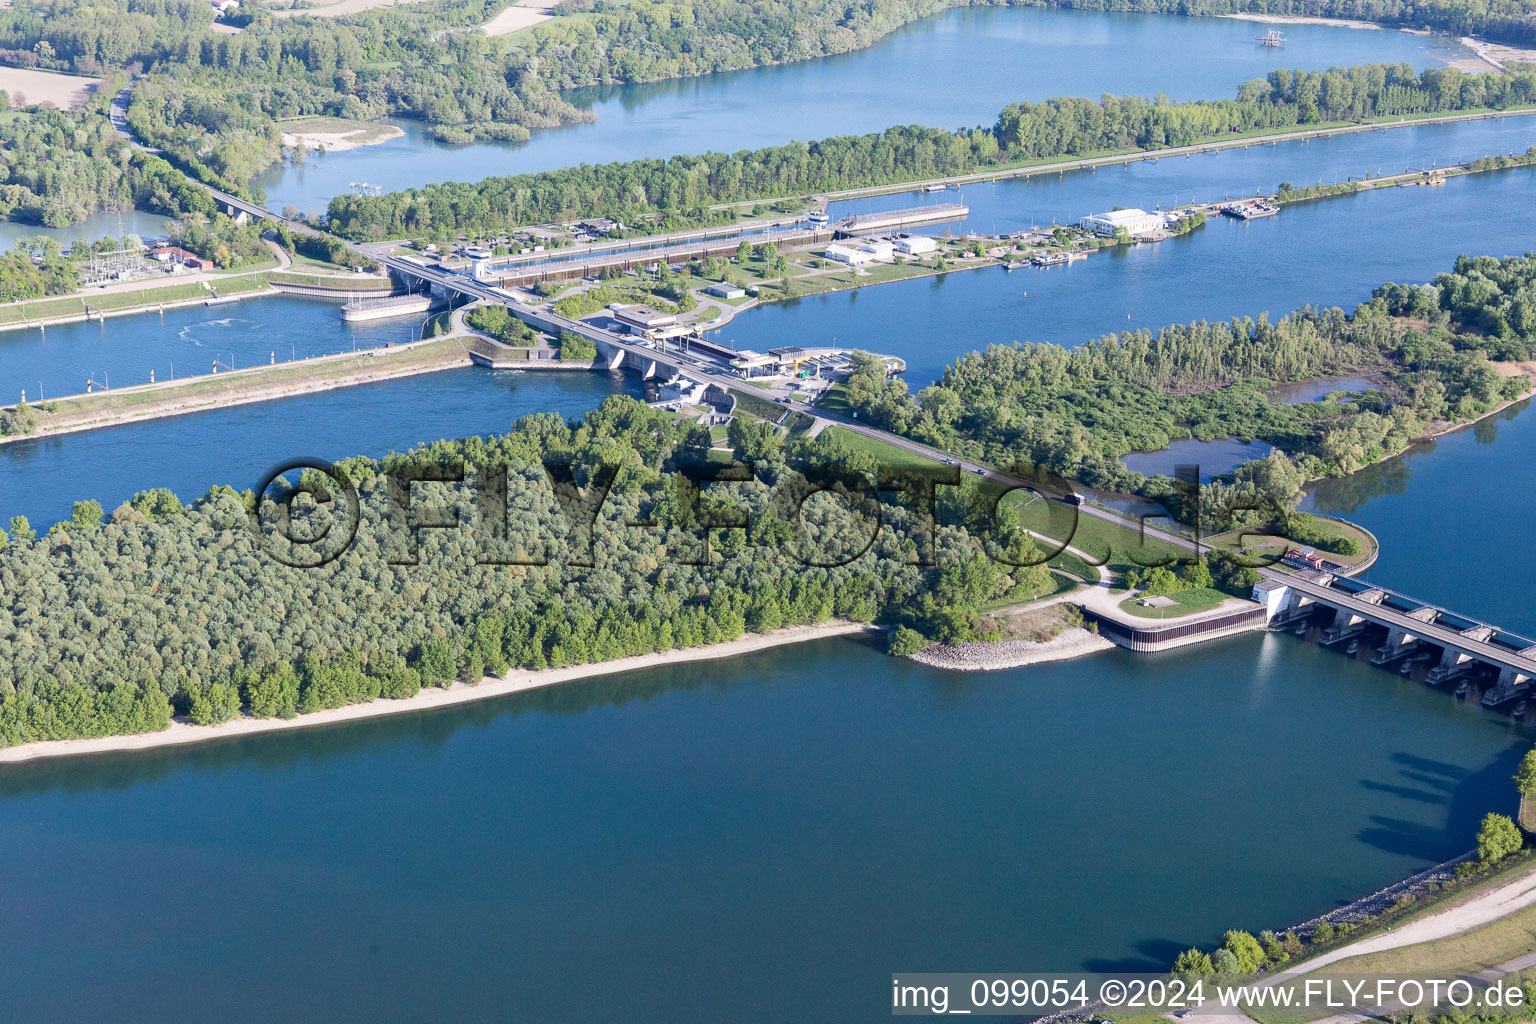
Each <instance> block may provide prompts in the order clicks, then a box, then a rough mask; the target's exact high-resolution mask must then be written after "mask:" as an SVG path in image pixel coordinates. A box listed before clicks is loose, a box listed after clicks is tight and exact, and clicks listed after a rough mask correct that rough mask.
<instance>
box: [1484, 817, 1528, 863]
mask: <svg viewBox="0 0 1536 1024" xmlns="http://www.w3.org/2000/svg"><path fill="white" fill-rule="evenodd" d="M1524 845H1525V838H1524V837H1523V836H1522V835H1521V834H1520V829H1519V828H1517V827H1516V826H1515V823H1514V822H1513V821H1511V820H1510V819H1509V816H1508V815H1505V814H1492V813H1490V814H1487V815H1485V816H1484V817H1483V827H1482V828H1480V829H1478V831H1477V859H1478V860H1479V861H1481V862H1482V863H1484V864H1494V863H1497V862H1498V861H1501V860H1503V859H1504V858H1505V857H1508V856H1509V855H1510V854H1512V853H1515V852H1516V851H1518V850H1519V849H1520V848H1521V847H1522V846H1524Z"/></svg>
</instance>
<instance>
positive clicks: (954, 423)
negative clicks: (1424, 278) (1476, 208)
mask: <svg viewBox="0 0 1536 1024" xmlns="http://www.w3.org/2000/svg"><path fill="white" fill-rule="evenodd" d="M1533 356H1536V255H1527V256H1524V257H1519V258H1510V259H1505V260H1496V259H1492V258H1487V257H1485V258H1479V259H1468V258H1465V257H1463V258H1462V259H1461V260H1458V261H1457V264H1456V267H1455V270H1454V271H1453V272H1451V273H1449V274H1444V275H1441V276H1440V277H1438V278H1436V279H1435V281H1434V283H1433V284H1431V285H1427V286H1417V287H1412V286H1409V287H1405V286H1402V285H1396V284H1388V285H1384V286H1382V287H1381V288H1378V289H1377V290H1376V292H1375V293H1374V296H1373V298H1372V299H1371V300H1370V301H1369V302H1367V303H1365V304H1363V305H1361V306H1360V307H1359V308H1357V309H1356V310H1355V312H1354V314H1353V315H1352V316H1346V315H1345V313H1344V312H1343V311H1342V310H1338V309H1331V310H1314V309H1310V308H1306V309H1301V310H1298V311H1296V312H1294V313H1292V314H1291V315H1289V316H1286V317H1284V318H1282V319H1281V320H1279V321H1278V322H1275V323H1271V322H1269V321H1268V320H1266V319H1264V318H1260V319H1257V320H1253V319H1247V318H1243V319H1237V320H1233V321H1232V322H1230V323H1216V324H1212V323H1205V322H1201V323H1192V324H1181V325H1174V326H1170V327H1165V328H1163V329H1162V330H1160V331H1158V332H1156V333H1153V332H1151V331H1146V330H1140V331H1127V332H1125V333H1122V334H1112V335H1108V336H1106V337H1104V338H1100V339H1098V340H1096V341H1092V342H1089V343H1087V344H1084V345H1080V346H1078V347H1076V348H1071V349H1068V348H1063V347H1061V346H1059V345H1047V344H1028V345H1023V344H1014V345H1010V346H1002V345H993V346H991V347H989V348H988V349H987V350H986V351H985V352H973V353H969V354H967V355H964V356H962V357H961V358H960V359H958V360H956V361H955V362H954V363H952V364H951V365H950V366H949V367H948V368H946V370H945V372H944V375H943V377H942V378H941V379H940V380H939V381H938V382H937V383H935V384H933V385H930V386H929V387H926V388H924V389H923V390H922V391H921V392H919V393H918V394H917V395H915V396H914V395H911V394H909V393H908V392H907V389H906V385H905V383H903V382H902V381H900V380H889V381H888V380H887V379H886V378H885V374H884V373H883V372H881V371H879V370H878V369H875V368H873V366H870V367H868V368H864V369H861V372H859V373H857V374H855V375H854V376H853V377H852V378H850V380H849V382H848V387H847V396H848V400H849V403H850V404H851V405H852V406H853V408H855V409H856V410H857V411H858V412H859V416H860V419H862V420H865V421H866V422H872V423H875V424H878V425H880V426H882V427H885V428H886V429H889V430H892V431H895V432H897V433H901V434H905V435H907V436H910V437H913V438H915V439H917V440H921V441H924V442H926V443H929V444H933V445H935V446H938V447H941V448H943V449H944V450H945V451H949V452H953V453H955V454H958V455H965V456H968V457H971V458H976V459H982V460H986V461H988V462H991V463H992V464H994V465H1009V464H1039V465H1043V466H1045V467H1047V468H1049V469H1050V470H1052V471H1054V472H1057V473H1060V474H1061V475H1062V476H1065V477H1068V478H1069V479H1073V480H1078V481H1081V482H1082V483H1085V484H1088V485H1089V486H1093V487H1100V488H1106V489H1112V490H1120V491H1127V492H1132V493H1141V494H1145V495H1147V496H1149V497H1152V498H1155V499H1157V500H1164V501H1165V500H1167V499H1169V497H1170V496H1171V495H1172V494H1173V488H1172V486H1171V484H1170V482H1169V481H1168V480H1167V478H1150V479H1149V478H1147V477H1144V476H1142V475H1141V474H1139V473H1136V472H1133V471H1131V470H1129V469H1127V468H1126V467H1125V466H1124V465H1123V464H1122V463H1121V462H1120V461H1119V459H1120V457H1121V456H1122V455H1125V454H1127V453H1128V452H1132V451H1138V450H1156V449H1160V448H1164V447H1166V446H1167V445H1168V444H1169V442H1171V441H1174V440H1178V439H1180V438H1188V437H1194V438H1198V439H1200V440H1215V439H1218V438H1227V437H1240V438H1244V439H1253V438H1260V439H1262V440H1265V441H1268V442H1270V443H1271V444H1273V445H1275V446H1277V447H1278V448H1280V449H1281V453H1273V454H1272V455H1271V456H1269V457H1268V458H1266V459H1264V460H1262V461H1259V462H1255V463H1250V464H1249V465H1248V467H1246V468H1244V469H1242V470H1240V471H1239V473H1238V480H1239V482H1238V486H1237V491H1238V494H1233V493H1230V492H1231V488H1228V487H1224V486H1223V485H1215V486H1213V487H1211V488H1210V490H1209V491H1208V493H1207V497H1208V498H1209V499H1210V500H1209V501H1207V502H1205V503H1204V507H1205V508H1207V509H1208V510H1209V511H1210V513H1211V515H1212V516H1214V517H1217V518H1220V517H1221V516H1222V515H1223V512H1222V509H1223V508H1224V507H1225V506H1227V505H1230V504H1231V500H1232V498H1233V497H1236V496H1239V495H1248V494H1251V493H1252V492H1254V491H1257V492H1259V496H1260V497H1263V498H1266V499H1270V500H1272V501H1275V502H1278V503H1279V504H1282V505H1284V504H1286V503H1289V502H1292V501H1293V499H1294V498H1295V496H1296V494H1297V493H1298V492H1299V490H1300V488H1301V485H1302V484H1303V483H1304V482H1305V481H1306V480H1308V479H1314V478H1317V477H1323V476H1336V475H1342V474H1345V473H1350V472H1353V471H1354V470H1357V469H1360V468H1361V467H1362V466H1365V465H1368V464H1370V463H1372V462H1376V461H1378V460H1380V459H1382V458H1383V457H1385V456H1388V455H1393V454H1396V453H1398V452H1401V451H1402V450H1403V449H1404V448H1406V447H1407V445H1408V444H1409V443H1410V442H1411V441H1413V440H1414V439H1415V438H1417V437H1419V436H1420V435H1421V434H1423V432H1424V431H1425V429H1426V428H1427V427H1429V426H1430V425H1431V424H1433V423H1436V422H1457V421H1463V420H1468V419H1472V418H1475V417H1477V416H1480V415H1482V414H1483V413H1485V412H1487V411H1488V410H1489V409H1491V408H1493V407H1494V406H1495V405H1496V404H1498V403H1500V402H1503V401H1507V400H1509V399H1511V398H1514V397H1517V396H1518V395H1521V394H1523V393H1525V392H1527V391H1528V390H1529V389H1530V387H1531V381H1530V379H1529V378H1528V377H1527V376H1525V375H1523V374H1514V373H1511V374H1510V375H1508V376H1506V375H1505V374H1504V373H1501V372H1500V370H1499V368H1498V367H1497V366H1495V365H1494V363H1493V362H1492V361H1491V359H1496V360H1525V359H1530V358H1532V357H1533ZM1345 372H1364V373H1366V374H1369V375H1371V376H1373V377H1375V378H1377V379H1379V380H1380V381H1381V382H1382V383H1381V384H1380V385H1379V386H1378V387H1376V388H1372V389H1370V390H1368V391H1366V392H1365V393H1364V394H1360V395H1353V396H1345V397H1343V398H1342V399H1338V400H1333V401H1321V402H1308V403H1300V404H1294V405H1292V404H1286V403H1284V402H1281V401H1278V400H1275V399H1272V398H1270V397H1269V396H1268V395H1267V394H1266V389H1267V388H1268V387H1269V386H1270V385H1271V384H1272V383H1274V382H1279V381H1294V380H1307V379H1313V378H1320V377H1327V376H1333V375H1338V374H1342V373H1345ZM1282 453H1283V454H1282Z"/></svg>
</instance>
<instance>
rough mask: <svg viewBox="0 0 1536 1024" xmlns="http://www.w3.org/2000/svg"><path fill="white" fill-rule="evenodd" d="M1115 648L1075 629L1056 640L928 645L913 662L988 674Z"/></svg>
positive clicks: (918, 653)
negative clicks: (1001, 669) (996, 670)
mask: <svg viewBox="0 0 1536 1024" xmlns="http://www.w3.org/2000/svg"><path fill="white" fill-rule="evenodd" d="M1113 646H1115V645H1114V644H1112V643H1110V642H1109V641H1108V640H1106V639H1104V638H1103V637H1102V636H1099V634H1097V633H1092V632H1089V631H1088V630H1086V629H1082V628H1081V627H1073V628H1072V629H1069V630H1067V631H1065V632H1064V633H1062V634H1061V635H1060V636H1058V637H1056V638H1055V639H1053V640H1047V641H1046V642H1045V643H1035V642H1034V641H1032V640H1000V641H998V642H997V643H986V642H977V643H967V644H929V645H928V646H927V647H925V648H923V649H922V650H921V651H918V652H917V653H916V654H914V655H912V660H913V661H918V662H922V663H923V664H924V665H931V666H933V667H934V668H947V669H951V670H953V671H956V672H987V671H992V670H995V669H1000V668H1020V667H1022V666H1024V665H1038V664H1041V663H1043V662H1047V661H1065V660H1067V659H1068V658H1080V657H1082V656H1083V655H1085V654H1093V653H1095V652H1097V651H1105V650H1108V649H1109V648H1111V647H1113Z"/></svg>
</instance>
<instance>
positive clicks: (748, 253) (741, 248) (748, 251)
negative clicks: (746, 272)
mask: <svg viewBox="0 0 1536 1024" xmlns="http://www.w3.org/2000/svg"><path fill="white" fill-rule="evenodd" d="M751 258H752V243H751V242H749V241H747V240H746V239H745V238H743V239H742V240H741V244H740V245H738V246H737V247H736V263H737V265H738V266H742V267H744V266H746V265H747V261H748V260H750V259H751Z"/></svg>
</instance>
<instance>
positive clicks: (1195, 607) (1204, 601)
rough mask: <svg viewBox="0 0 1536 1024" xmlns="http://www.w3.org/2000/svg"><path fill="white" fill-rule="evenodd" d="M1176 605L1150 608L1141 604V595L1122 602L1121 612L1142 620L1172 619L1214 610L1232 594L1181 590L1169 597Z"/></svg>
mask: <svg viewBox="0 0 1536 1024" xmlns="http://www.w3.org/2000/svg"><path fill="white" fill-rule="evenodd" d="M1168 596H1169V597H1170V598H1172V599H1173V601H1174V602H1175V603H1173V604H1171V605H1169V606H1168V607H1166V608H1149V607H1147V606H1146V605H1144V604H1142V603H1141V595H1140V594H1137V595H1135V596H1134V597H1127V598H1126V599H1125V600H1124V601H1121V602H1120V610H1121V611H1123V612H1125V613H1126V614H1127V615H1135V616H1136V617H1138V618H1142V619H1170V618H1174V617H1176V616H1179V615H1190V614H1192V613H1194V612H1203V611H1206V610H1207V609H1210V608H1214V607H1216V606H1217V605H1219V604H1221V602H1223V601H1225V600H1226V599H1227V598H1228V597H1230V596H1231V595H1230V594H1223V593H1222V592H1221V591H1219V590H1213V589H1211V588H1210V587H1195V588H1193V589H1190V590H1179V591H1175V592H1174V593H1172V594H1169V595H1168Z"/></svg>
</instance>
